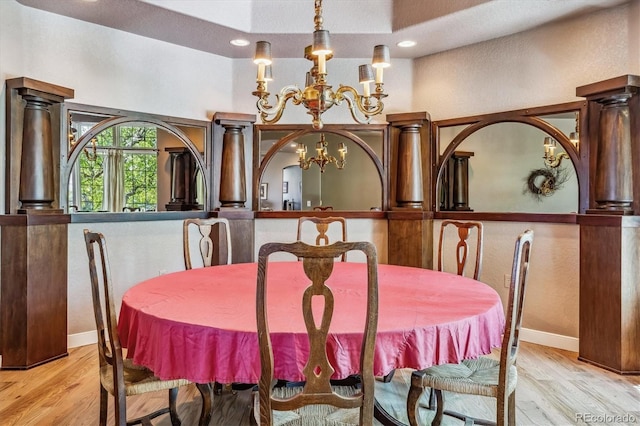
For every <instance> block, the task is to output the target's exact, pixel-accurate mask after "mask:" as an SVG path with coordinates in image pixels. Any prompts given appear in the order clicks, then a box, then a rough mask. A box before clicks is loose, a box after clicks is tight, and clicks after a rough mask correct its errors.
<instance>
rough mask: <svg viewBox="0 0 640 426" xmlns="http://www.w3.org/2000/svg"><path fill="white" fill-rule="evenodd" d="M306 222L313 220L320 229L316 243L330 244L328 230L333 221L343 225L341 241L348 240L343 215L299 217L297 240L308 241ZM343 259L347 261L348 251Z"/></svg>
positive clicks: (318, 229)
mask: <svg viewBox="0 0 640 426" xmlns="http://www.w3.org/2000/svg"><path fill="white" fill-rule="evenodd" d="M305 222H312V223H314V224H315V225H316V230H317V231H318V235H316V238H315V245H317V246H319V245H328V244H330V241H329V236H328V235H327V232H328V231H329V226H330V225H331V224H332V223H339V224H340V226H341V227H342V239H341V240H340V241H347V222H346V221H345V220H344V218H343V217H333V216H331V217H315V216H303V217H301V218H299V219H298V232H297V235H296V240H297V241H308V240H307V239H306V238H303V228H304V223H305ZM341 260H342V261H343V262H346V261H347V253H346V252H345V253H344V254H343V255H342V257H341Z"/></svg>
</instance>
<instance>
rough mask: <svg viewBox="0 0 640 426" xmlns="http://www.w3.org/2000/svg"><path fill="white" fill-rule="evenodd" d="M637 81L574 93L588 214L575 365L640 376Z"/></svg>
mask: <svg viewBox="0 0 640 426" xmlns="http://www.w3.org/2000/svg"><path fill="white" fill-rule="evenodd" d="M639 90H640V77H639V76H633V75H625V76H621V77H617V78H613V79H610V80H605V81H601V82H598V83H593V84H589V85H587V86H582V87H578V88H577V89H576V94H577V95H578V96H584V97H586V98H587V99H588V101H589V102H588V108H589V111H588V117H589V119H590V120H589V135H590V139H591V145H590V146H589V151H590V153H591V156H590V161H589V174H590V176H591V179H590V182H591V185H590V188H589V196H590V202H589V207H590V208H589V209H588V210H587V212H586V214H585V215H580V216H578V224H579V225H580V349H579V359H581V360H583V361H587V362H590V363H592V364H595V365H598V366H600V367H603V368H606V369H609V370H612V371H615V372H617V373H620V374H640V343H639V342H640V278H639V277H640V215H639V214H640V92H639Z"/></svg>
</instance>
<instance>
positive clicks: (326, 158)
mask: <svg viewBox="0 0 640 426" xmlns="http://www.w3.org/2000/svg"><path fill="white" fill-rule="evenodd" d="M296 153H298V163H299V164H300V168H301V169H302V170H308V169H309V166H311V164H313V163H316V164H317V165H318V167H320V173H324V169H325V167H326V165H327V164H331V163H333V164H335V165H336V167H337V168H338V169H340V170H342V169H344V166H345V165H346V164H347V147H346V146H345V144H344V143H342V142H340V143H339V144H338V154H339V156H340V158H339V159H336V158H335V157H333V156H331V155H328V152H327V141H326V140H325V137H324V133H321V134H320V140H319V141H318V142H316V156H315V157H311V158H309V159H308V160H307V158H306V157H307V146H306V145H305V144H303V143H302V142H298V147H297V148H296Z"/></svg>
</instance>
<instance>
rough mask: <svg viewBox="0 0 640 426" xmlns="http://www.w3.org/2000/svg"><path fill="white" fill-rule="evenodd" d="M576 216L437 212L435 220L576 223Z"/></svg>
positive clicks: (561, 214) (560, 214)
mask: <svg viewBox="0 0 640 426" xmlns="http://www.w3.org/2000/svg"><path fill="white" fill-rule="evenodd" d="M576 216H577V215H576V214H563V213H487V212H437V213H435V219H453V220H474V221H496V222H546V223H576Z"/></svg>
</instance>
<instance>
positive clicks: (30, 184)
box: [18, 89, 55, 210]
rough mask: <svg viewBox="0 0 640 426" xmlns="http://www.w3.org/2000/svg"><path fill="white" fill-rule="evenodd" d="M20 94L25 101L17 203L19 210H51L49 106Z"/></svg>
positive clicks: (43, 101)
mask: <svg viewBox="0 0 640 426" xmlns="http://www.w3.org/2000/svg"><path fill="white" fill-rule="evenodd" d="M27 93H28V91H27V90H26V89H22V90H20V95H22V99H24V100H25V101H26V106H25V108H24V119H23V124H22V158H21V164H20V193H19V196H18V198H19V200H20V204H21V208H22V210H26V209H50V208H52V203H53V201H54V199H55V192H54V191H55V189H54V188H55V186H54V181H53V176H54V173H53V142H52V134H51V114H50V113H49V106H50V105H51V104H52V102H50V101H48V100H47V99H44V98H41V97H40V96H33V95H28V94H27Z"/></svg>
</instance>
